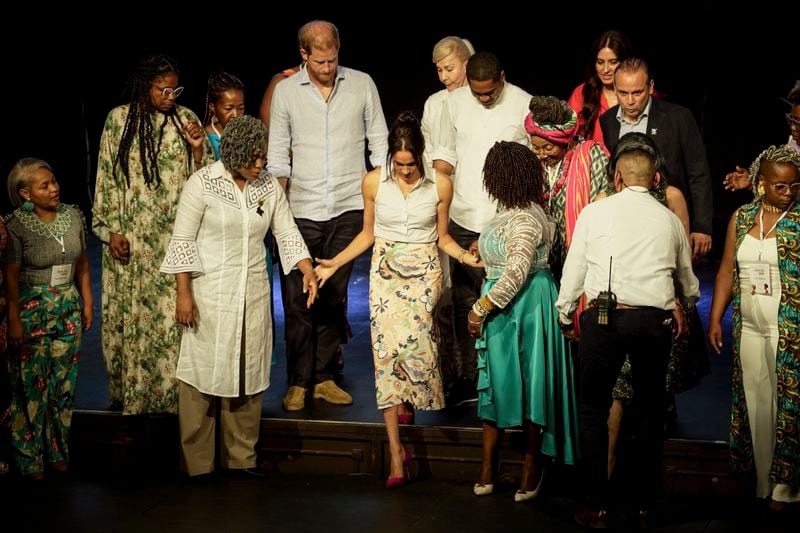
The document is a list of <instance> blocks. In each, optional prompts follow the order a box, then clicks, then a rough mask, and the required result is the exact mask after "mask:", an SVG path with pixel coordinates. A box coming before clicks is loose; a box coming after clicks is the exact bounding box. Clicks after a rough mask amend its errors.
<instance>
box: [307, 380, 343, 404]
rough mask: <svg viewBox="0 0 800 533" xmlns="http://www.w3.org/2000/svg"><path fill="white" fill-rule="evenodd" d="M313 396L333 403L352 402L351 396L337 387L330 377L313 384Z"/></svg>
mask: <svg viewBox="0 0 800 533" xmlns="http://www.w3.org/2000/svg"><path fill="white" fill-rule="evenodd" d="M314 398H319V399H322V400H325V401H326V402H328V403H332V404H335V405H350V404H352V403H353V397H352V396H350V395H349V394H347V393H346V392H345V391H343V390H342V389H340V388H339V387H337V386H336V383H334V382H333V380H332V379H329V380H328V381H323V382H322V383H317V384H316V385H315V386H314Z"/></svg>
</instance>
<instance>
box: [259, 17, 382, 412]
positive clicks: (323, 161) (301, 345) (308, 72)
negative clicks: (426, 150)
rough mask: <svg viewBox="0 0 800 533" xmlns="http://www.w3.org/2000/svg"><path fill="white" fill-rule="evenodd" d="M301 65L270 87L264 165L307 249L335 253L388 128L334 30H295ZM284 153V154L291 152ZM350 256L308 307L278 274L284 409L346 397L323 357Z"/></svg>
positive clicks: (321, 26) (341, 320) (341, 331)
mask: <svg viewBox="0 0 800 533" xmlns="http://www.w3.org/2000/svg"><path fill="white" fill-rule="evenodd" d="M298 44H299V46H300V55H301V56H302V58H303V61H304V62H305V66H304V67H303V68H302V69H301V70H300V72H298V73H297V74H295V75H294V76H291V77H289V78H286V79H285V80H283V81H282V82H281V83H279V84H278V85H277V86H276V87H275V92H274V94H273V97H272V105H271V109H270V126H269V147H268V161H269V172H270V173H271V174H272V175H273V176H275V177H277V178H278V180H279V181H280V182H281V185H283V186H284V188H285V189H286V191H287V196H288V198H289V204H290V206H291V209H292V213H293V214H294V217H295V221H296V223H297V227H298V229H299V230H300V232H301V233H302V235H303V239H304V240H305V242H306V245H307V246H308V249H309V251H310V253H311V256H312V257H314V258H319V257H334V256H335V255H336V254H338V253H339V252H341V251H342V250H343V249H344V248H345V247H346V246H347V245H348V244H349V243H350V241H351V240H353V238H354V237H355V236H356V235H357V234H358V233H359V232H360V231H361V224H362V220H363V209H364V203H363V199H362V196H361V178H362V176H363V175H364V174H365V173H366V170H367V169H366V164H365V161H364V153H365V150H366V148H367V147H368V148H369V151H370V157H369V159H370V163H371V164H372V166H374V167H379V166H382V165H384V164H385V163H386V153H387V137H388V134H389V131H388V129H387V127H386V119H385V118H384V116H383V109H382V107H381V101H380V97H379V96H378V90H377V88H376V87H375V83H374V82H373V81H372V78H371V77H370V76H369V75H367V74H365V73H363V72H359V71H357V70H353V69H349V68H345V67H342V66H339V31H338V30H337V29H336V26H334V25H333V24H331V23H330V22H326V21H322V20H315V21H312V22H309V23H307V24H305V25H304V26H303V27H302V28H300V31H299V32H298ZM290 154H291V156H290ZM352 270H353V263H349V264H348V265H346V266H344V267H342V268H340V269H339V270H338V271H337V272H336V274H334V275H333V276H332V277H331V278H330V279H329V280H328V282H327V283H326V284H325V287H324V289H323V290H322V291H320V293H319V300H318V301H317V302H316V304H314V306H313V307H312V308H311V309H310V310H309V309H307V308H306V307H305V305H304V304H303V302H304V301H305V298H304V296H303V293H302V291H303V287H302V284H301V281H302V279H301V277H300V273H299V272H297V271H292V272H290V273H289V274H288V275H287V276H286V277H284V278H282V282H283V283H282V286H283V287H282V288H283V290H282V295H283V307H284V311H285V316H286V349H287V364H288V374H289V389H288V391H287V393H286V396H285V397H284V399H283V402H282V404H283V408H284V409H286V410H287V411H299V410H300V409H302V408H303V407H304V405H305V398H306V393H307V391H313V396H314V398H319V399H322V400H325V401H327V402H329V403H333V404H338V405H349V404H351V403H352V402H353V399H352V397H351V396H350V395H349V394H348V393H347V392H345V391H344V390H342V389H341V388H339V387H338V386H337V385H336V384H335V383H334V381H333V376H332V374H331V372H330V370H329V363H330V362H331V359H332V358H333V356H334V354H335V353H336V351H337V350H338V349H339V344H340V343H341V342H342V341H343V340H344V339H345V338H346V333H345V330H346V301H347V285H348V282H349V280H350V274H351V272H352Z"/></svg>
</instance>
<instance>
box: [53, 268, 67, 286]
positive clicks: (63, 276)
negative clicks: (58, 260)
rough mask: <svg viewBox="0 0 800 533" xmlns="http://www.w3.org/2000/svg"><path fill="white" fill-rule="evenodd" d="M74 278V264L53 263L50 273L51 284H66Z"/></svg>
mask: <svg viewBox="0 0 800 533" xmlns="http://www.w3.org/2000/svg"><path fill="white" fill-rule="evenodd" d="M70 280H72V265H53V266H52V270H51V274H50V286H51V287H54V286H56V285H64V284H65V283H69V282H70Z"/></svg>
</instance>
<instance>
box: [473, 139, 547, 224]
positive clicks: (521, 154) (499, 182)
mask: <svg viewBox="0 0 800 533" xmlns="http://www.w3.org/2000/svg"><path fill="white" fill-rule="evenodd" d="M483 187H484V188H485V189H486V192H488V193H489V196H491V197H492V198H494V199H496V200H497V203H498V204H500V207H504V208H515V207H517V208H522V209H525V208H528V207H530V206H531V204H538V205H540V206H542V205H544V179H543V178H542V165H541V164H540V163H539V160H538V159H537V157H536V155H534V153H533V152H532V151H531V149H530V148H528V147H527V146H524V145H522V144H519V143H516V142H511V141H498V142H496V143H494V146H492V148H491V149H490V150H489V153H488V154H487V155H486V162H485V163H484V165H483Z"/></svg>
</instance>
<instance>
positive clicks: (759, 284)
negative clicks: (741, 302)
mask: <svg viewBox="0 0 800 533" xmlns="http://www.w3.org/2000/svg"><path fill="white" fill-rule="evenodd" d="M750 294H763V295H765V296H769V295H771V294H772V285H771V283H770V276H769V263H752V264H751V265H750Z"/></svg>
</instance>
